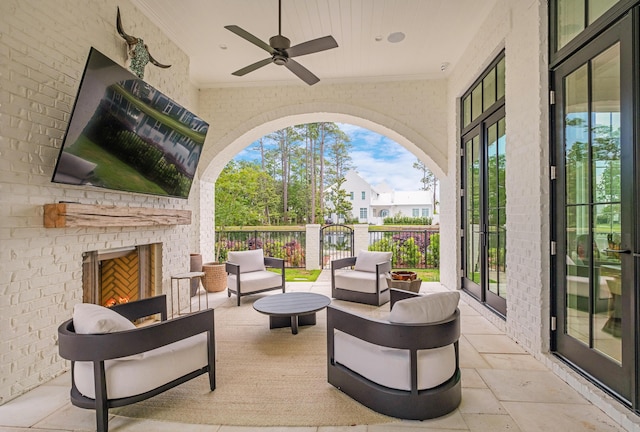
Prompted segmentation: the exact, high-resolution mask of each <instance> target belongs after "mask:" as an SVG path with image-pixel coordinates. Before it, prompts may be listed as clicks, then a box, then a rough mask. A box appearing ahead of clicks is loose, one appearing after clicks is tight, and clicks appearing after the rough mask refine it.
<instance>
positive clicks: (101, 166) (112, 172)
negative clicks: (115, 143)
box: [65, 135, 167, 195]
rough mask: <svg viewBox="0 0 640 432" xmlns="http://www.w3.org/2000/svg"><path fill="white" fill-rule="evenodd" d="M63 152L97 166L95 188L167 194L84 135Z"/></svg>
mask: <svg viewBox="0 0 640 432" xmlns="http://www.w3.org/2000/svg"><path fill="white" fill-rule="evenodd" d="M65 151H67V152H69V153H71V154H74V155H76V156H78V157H81V158H82V159H85V160H88V161H90V162H93V163H95V164H97V165H98V166H97V167H96V169H95V175H94V177H95V178H96V179H100V182H93V184H95V185H96V186H102V187H106V188H110V189H119V190H129V191H134V190H135V191H140V192H145V193H150V194H154V195H167V192H166V191H165V190H164V189H162V188H161V187H160V186H158V185H157V184H155V183H154V182H152V181H149V180H147V179H146V178H145V177H143V176H142V175H140V173H139V172H138V171H136V170H135V169H134V168H132V167H130V166H129V165H127V164H126V163H124V162H122V161H121V160H120V159H118V158H117V157H115V156H114V155H113V154H111V153H109V152H108V151H107V150H105V149H103V148H102V147H100V146H99V145H97V144H95V143H94V142H93V141H90V140H89V139H88V138H87V137H86V136H84V135H80V137H79V138H78V140H77V141H76V142H75V143H74V144H73V145H72V146H70V147H68V148H67V149H65Z"/></svg>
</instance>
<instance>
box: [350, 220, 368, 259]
mask: <svg viewBox="0 0 640 432" xmlns="http://www.w3.org/2000/svg"><path fill="white" fill-rule="evenodd" d="M360 250H369V225H368V224H358V225H354V226H353V254H354V255H358V252H359V251H360Z"/></svg>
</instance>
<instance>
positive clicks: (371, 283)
mask: <svg viewBox="0 0 640 432" xmlns="http://www.w3.org/2000/svg"><path fill="white" fill-rule="evenodd" d="M334 280H335V287H336V288H340V289H346V290H350V291H358V292H362V293H375V292H376V273H375V270H374V272H373V273H371V272H365V271H358V270H338V271H336V272H335V275H334ZM385 289H387V278H386V277H385V275H384V274H381V275H380V291H384V290H385Z"/></svg>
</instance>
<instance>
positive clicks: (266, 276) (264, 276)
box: [227, 267, 282, 294]
mask: <svg viewBox="0 0 640 432" xmlns="http://www.w3.org/2000/svg"><path fill="white" fill-rule="evenodd" d="M241 268H242V267H241ZM227 286H228V287H229V288H231V289H232V290H235V289H236V287H237V284H236V275H234V274H229V275H227ZM281 287H282V275H281V274H279V273H274V272H271V271H267V270H262V271H253V272H249V273H245V272H241V273H240V292H241V293H242V294H246V293H251V292H256V291H262V290H265V289H269V288H281Z"/></svg>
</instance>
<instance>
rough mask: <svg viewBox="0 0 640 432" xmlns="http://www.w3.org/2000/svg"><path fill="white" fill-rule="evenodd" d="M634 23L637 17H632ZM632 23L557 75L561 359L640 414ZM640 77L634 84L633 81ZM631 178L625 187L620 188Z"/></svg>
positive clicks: (606, 35) (557, 344) (557, 341)
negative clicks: (639, 407) (639, 406)
mask: <svg viewBox="0 0 640 432" xmlns="http://www.w3.org/2000/svg"><path fill="white" fill-rule="evenodd" d="M636 17H637V12H636ZM632 24H633V19H632V16H631V15H630V14H629V15H627V16H626V17H624V18H622V19H621V20H620V21H619V22H617V23H616V24H614V25H612V26H611V27H610V28H608V29H607V30H606V31H604V32H603V33H602V34H600V35H599V36H597V37H596V38H594V39H593V40H592V41H590V42H589V43H588V44H587V45H585V46H584V47H582V48H581V49H579V50H577V51H576V52H575V53H573V54H572V55H571V56H570V57H569V58H568V59H566V60H565V61H563V62H562V63H561V64H560V65H559V66H558V67H557V68H555V69H554V70H553V71H552V86H553V90H554V93H555V95H556V103H555V106H554V116H553V123H554V124H553V125H554V145H555V153H554V156H553V158H554V160H553V161H552V163H553V164H554V165H555V166H556V170H557V178H556V181H555V184H554V196H555V200H554V203H553V205H554V215H553V216H554V225H555V230H556V232H555V235H554V237H555V239H556V256H555V263H554V264H555V265H554V267H555V280H554V285H555V298H554V301H555V312H556V314H557V316H556V323H557V328H556V330H555V331H554V333H553V336H554V339H553V341H552V342H553V345H554V348H555V350H556V352H557V353H558V354H559V355H561V356H562V357H563V358H564V359H566V360H567V361H569V362H570V363H572V364H574V365H576V366H577V367H578V368H579V369H580V370H582V371H583V372H585V373H586V374H587V375H589V376H590V377H591V378H592V379H594V380H595V381H597V382H600V383H601V384H602V385H604V387H606V388H607V389H609V390H610V391H611V392H612V393H614V394H616V395H617V396H618V397H619V398H620V399H622V400H623V401H625V402H627V403H629V404H632V405H634V406H637V402H636V399H637V397H636V394H637V385H636V379H637V376H636V372H635V369H636V368H635V366H636V361H637V340H636V339H637V338H638V331H637V329H636V328H637V323H638V317H637V315H636V312H635V311H636V310H637V308H636V306H635V302H636V301H637V298H636V291H637V282H636V271H635V268H634V255H637V254H633V253H632V251H634V250H635V251H638V249H637V246H638V245H637V241H636V239H635V237H634V236H635V234H634V233H635V231H636V228H635V225H636V224H637V222H636V221H635V218H634V215H635V214H637V213H636V210H637V209H636V206H637V199H636V198H637V197H636V194H637V190H636V187H635V184H636V183H637V181H634V180H633V179H635V178H636V176H635V172H636V167H637V163H636V162H635V161H634V147H636V149H637V147H638V146H637V142H634V140H637V139H638V138H637V136H635V135H634V110H638V107H637V106H635V107H634V98H635V99H637V96H634V80H637V79H638V77H637V73H638V66H637V64H635V66H634V60H633V58H634V55H633V54H634V43H633V25H632ZM634 76H635V78H634ZM623 179H625V180H623Z"/></svg>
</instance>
